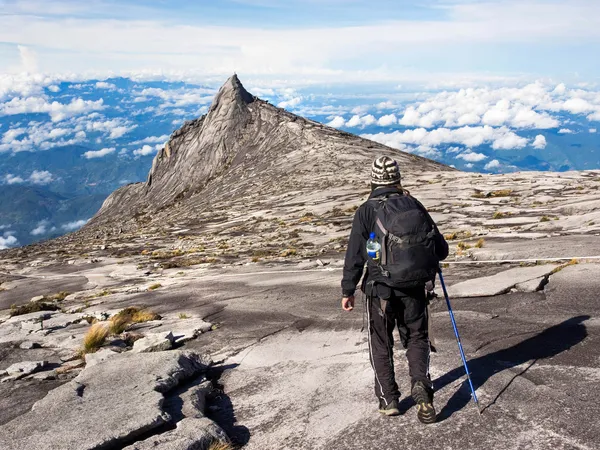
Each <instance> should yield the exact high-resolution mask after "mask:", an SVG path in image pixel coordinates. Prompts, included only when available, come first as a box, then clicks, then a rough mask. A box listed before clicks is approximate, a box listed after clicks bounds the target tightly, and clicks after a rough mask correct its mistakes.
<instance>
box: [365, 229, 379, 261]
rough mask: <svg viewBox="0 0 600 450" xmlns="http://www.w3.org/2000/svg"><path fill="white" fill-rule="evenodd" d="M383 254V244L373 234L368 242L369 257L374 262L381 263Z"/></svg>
mask: <svg viewBox="0 0 600 450" xmlns="http://www.w3.org/2000/svg"><path fill="white" fill-rule="evenodd" d="M380 253H381V244H380V243H379V241H378V240H377V235H376V234H375V233H371V234H370V235H369V240H368V241H367V255H369V258H371V259H372V260H373V261H379V256H380Z"/></svg>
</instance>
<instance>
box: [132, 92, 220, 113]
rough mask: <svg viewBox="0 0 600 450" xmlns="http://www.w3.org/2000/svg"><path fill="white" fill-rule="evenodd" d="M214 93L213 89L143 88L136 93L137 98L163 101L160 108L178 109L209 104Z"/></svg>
mask: <svg viewBox="0 0 600 450" xmlns="http://www.w3.org/2000/svg"><path fill="white" fill-rule="evenodd" d="M215 92H216V91H215V90H214V89H208V88H189V87H188V88H180V89H161V88H145V89H143V90H142V91H141V92H138V98H140V99H141V98H144V97H146V98H147V97H158V98H160V99H162V100H163V103H162V104H161V105H160V108H163V109H164V108H179V107H182V106H188V105H207V104H210V103H212V101H213V98H214V94H215Z"/></svg>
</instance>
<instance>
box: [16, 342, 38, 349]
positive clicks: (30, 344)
mask: <svg viewBox="0 0 600 450" xmlns="http://www.w3.org/2000/svg"><path fill="white" fill-rule="evenodd" d="M41 347H42V346H41V345H40V344H39V343H38V342H33V341H25V342H21V345H19V348H20V349H22V350H32V349H34V348H41Z"/></svg>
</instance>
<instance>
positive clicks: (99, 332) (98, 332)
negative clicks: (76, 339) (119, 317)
mask: <svg viewBox="0 0 600 450" xmlns="http://www.w3.org/2000/svg"><path fill="white" fill-rule="evenodd" d="M108 333H109V329H108V326H106V324H104V323H96V324H94V325H92V327H91V328H90V329H89V331H88V332H87V333H86V335H85V336H84V338H83V346H82V348H81V354H82V355H85V354H87V353H94V352H96V351H97V350H98V349H99V348H100V347H102V345H104V342H105V341H106V338H107V337H108Z"/></svg>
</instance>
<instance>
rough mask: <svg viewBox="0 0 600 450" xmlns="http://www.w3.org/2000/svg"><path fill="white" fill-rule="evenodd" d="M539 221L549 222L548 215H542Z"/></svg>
mask: <svg viewBox="0 0 600 450" xmlns="http://www.w3.org/2000/svg"><path fill="white" fill-rule="evenodd" d="M540 222H550V217H548V216H543V217H542V218H541V219H540Z"/></svg>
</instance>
